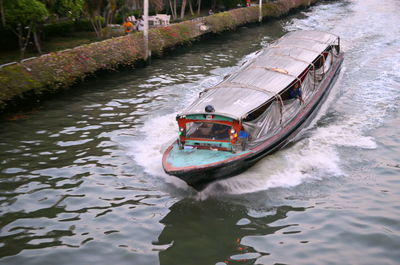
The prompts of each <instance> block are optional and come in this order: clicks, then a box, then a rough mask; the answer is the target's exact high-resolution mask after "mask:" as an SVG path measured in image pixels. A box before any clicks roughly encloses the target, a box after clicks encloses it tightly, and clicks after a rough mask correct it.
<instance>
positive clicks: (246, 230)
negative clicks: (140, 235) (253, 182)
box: [153, 199, 306, 265]
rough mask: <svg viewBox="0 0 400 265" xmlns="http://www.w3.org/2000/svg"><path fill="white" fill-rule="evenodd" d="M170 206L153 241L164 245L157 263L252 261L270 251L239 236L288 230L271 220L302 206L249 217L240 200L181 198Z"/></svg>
mask: <svg viewBox="0 0 400 265" xmlns="http://www.w3.org/2000/svg"><path fill="white" fill-rule="evenodd" d="M170 210H171V211H170V212H169V213H168V214H167V215H166V216H165V217H164V218H163V219H162V220H161V221H160V222H161V223H162V224H163V225H164V226H165V227H164V230H163V231H162V232H161V234H160V235H159V237H158V240H157V242H154V243H153V244H154V245H155V248H161V246H163V247H164V248H165V246H167V248H166V249H165V250H162V251H160V253H159V259H160V264H161V265H167V264H192V265H195V264H217V262H224V261H230V262H229V264H231V262H234V261H235V260H236V261H238V260H241V261H244V260H246V261H247V262H251V261H252V260H253V261H255V259H257V258H259V257H261V256H264V255H269V254H270V253H261V252H260V251H257V250H255V249H254V248H253V247H251V246H247V245H245V244H243V243H242V239H243V238H245V237H246V236H261V237H263V236H266V235H272V234H275V233H276V232H277V231H280V230H282V229H285V228H288V229H289V230H290V229H291V228H290V226H292V225H272V223H275V222H276V221H278V220H282V219H285V218H286V217H287V216H288V213H289V212H293V211H295V212H304V211H305V210H306V208H303V207H291V206H279V207H274V208H271V209H267V210H266V212H267V213H266V212H263V214H262V216H261V217H258V216H257V217H253V216H250V215H249V214H248V209H247V208H246V207H245V206H243V205H240V204H234V203H230V202H226V201H225V202H222V201H218V200H206V201H202V202H199V201H195V200H191V199H185V200H182V201H179V202H177V203H175V204H174V205H173V206H172V207H170ZM244 217H245V218H244ZM294 226H296V225H294ZM188 253H190V255H188ZM218 264H219V263H218ZM232 264H236V263H232ZM239 264H253V262H251V263H239Z"/></svg>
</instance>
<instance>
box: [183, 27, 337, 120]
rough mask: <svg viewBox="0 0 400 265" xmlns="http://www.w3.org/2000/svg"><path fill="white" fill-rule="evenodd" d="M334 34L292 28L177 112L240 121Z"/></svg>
mask: <svg viewBox="0 0 400 265" xmlns="http://www.w3.org/2000/svg"><path fill="white" fill-rule="evenodd" d="M337 41H338V37H337V36H335V35H333V34H330V33H326V32H321V31H295V32H291V33H288V34H287V35H285V36H284V37H282V38H281V39H279V40H277V41H276V42H274V43H272V44H271V45H270V46H268V47H267V48H264V49H263V50H261V51H260V52H259V53H258V54H257V57H256V58H254V59H251V60H250V61H249V62H247V63H246V64H244V65H243V67H241V68H240V69H239V71H237V72H236V73H234V74H232V75H231V76H230V77H229V78H227V79H226V80H224V81H223V82H221V83H220V84H218V85H217V86H215V87H212V88H209V89H207V90H205V91H204V93H203V94H202V96H201V97H200V98H199V99H197V100H196V101H195V102H193V103H192V105H190V106H189V107H188V108H187V109H186V110H184V111H183V112H182V113H181V115H190V114H210V113H208V112H206V111H205V107H206V106H207V105H212V106H213V108H214V110H215V111H214V112H213V113H214V114H217V115H223V116H227V117H230V118H233V119H237V120H240V119H242V118H245V117H246V116H247V114H248V113H249V112H251V111H252V110H254V109H256V108H257V107H259V106H260V105H262V104H263V103H265V102H267V101H268V100H270V99H271V98H274V97H275V96H276V95H277V94H278V93H279V92H281V91H282V90H284V89H285V88H286V87H287V86H289V85H290V84H291V83H292V82H293V81H295V80H296V79H297V77H298V76H299V75H301V74H302V73H303V72H304V70H305V69H307V67H308V66H309V65H311V64H312V62H313V61H314V60H315V59H316V58H317V57H318V56H319V55H320V54H321V53H322V52H323V51H325V50H326V49H327V47H328V46H329V45H332V44H335V43H336V44H338V43H337Z"/></svg>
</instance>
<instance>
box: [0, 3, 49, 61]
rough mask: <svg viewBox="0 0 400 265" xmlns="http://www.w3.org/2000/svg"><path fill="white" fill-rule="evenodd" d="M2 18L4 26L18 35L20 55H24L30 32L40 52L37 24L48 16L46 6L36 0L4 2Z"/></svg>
mask: <svg viewBox="0 0 400 265" xmlns="http://www.w3.org/2000/svg"><path fill="white" fill-rule="evenodd" d="M3 4H4V19H5V24H6V27H7V28H9V29H11V30H12V31H13V32H14V33H15V34H16V35H17V37H18V43H19V48H20V57H21V59H22V58H23V57H24V54H25V50H26V47H27V46H28V43H29V40H30V37H31V34H33V36H34V40H35V45H36V48H37V50H38V52H39V53H41V48H40V43H39V38H38V35H37V31H38V26H39V25H40V24H42V23H43V22H44V21H45V19H46V18H47V17H48V16H49V12H48V11H47V9H46V6H45V5H44V4H43V3H42V2H40V1H38V0H13V1H5V2H4V3H3Z"/></svg>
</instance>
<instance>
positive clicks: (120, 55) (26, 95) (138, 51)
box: [0, 0, 318, 112]
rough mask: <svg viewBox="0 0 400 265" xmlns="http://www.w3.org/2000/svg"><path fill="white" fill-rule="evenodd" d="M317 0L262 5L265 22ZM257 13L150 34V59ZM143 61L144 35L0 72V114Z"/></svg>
mask: <svg viewBox="0 0 400 265" xmlns="http://www.w3.org/2000/svg"><path fill="white" fill-rule="evenodd" d="M317 1H318V0H278V1H275V2H271V3H266V4H264V5H263V19H268V18H277V17H281V16H283V15H285V14H287V13H289V12H290V11H291V10H293V9H296V8H301V7H307V6H310V5H312V4H313V3H315V2H317ZM258 17H259V8H258V7H256V6H254V7H246V8H238V9H234V10H230V11H227V12H221V13H217V14H215V15H211V16H207V17H203V18H200V19H196V20H191V21H184V22H181V23H177V24H172V25H170V26H168V27H162V28H154V29H151V30H150V31H149V46H150V50H151V53H152V54H161V53H162V51H163V50H165V49H167V48H170V47H174V46H176V45H179V44H182V43H185V42H190V41H193V40H195V39H196V38H197V37H199V36H201V35H203V34H206V33H210V32H214V33H218V32H222V31H225V30H232V29H234V28H236V27H238V26H241V25H244V24H247V23H253V22H257V21H258ZM143 58H144V45H143V33H141V32H140V33H134V34H131V35H128V36H123V37H118V38H112V39H108V40H105V41H100V42H95V43H91V44H88V45H83V46H79V47H76V48H74V49H69V50H64V51H60V52H55V53H50V54H46V55H43V56H40V57H37V58H34V59H32V60H27V61H23V62H19V63H15V64H11V65H7V66H3V67H1V68H0V112H1V111H2V110H4V109H6V108H7V106H9V105H18V104H19V102H22V101H25V100H27V99H28V100H29V99H30V98H37V97H38V96H40V95H42V94H46V93H55V92H56V91H58V90H60V89H63V88H67V87H69V86H71V85H73V84H74V83H76V82H78V81H81V80H83V79H84V78H85V77H86V76H88V75H91V74H93V73H95V72H97V71H99V70H111V69H115V68H117V67H118V66H121V65H133V64H135V63H136V62H138V61H140V60H143Z"/></svg>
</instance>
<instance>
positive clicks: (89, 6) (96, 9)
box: [84, 0, 103, 38]
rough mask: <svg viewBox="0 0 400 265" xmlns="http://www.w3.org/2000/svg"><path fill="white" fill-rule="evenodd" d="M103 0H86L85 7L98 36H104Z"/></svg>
mask: <svg viewBox="0 0 400 265" xmlns="http://www.w3.org/2000/svg"><path fill="white" fill-rule="evenodd" d="M102 5H103V0H85V4H84V9H85V13H86V15H87V16H88V17H89V20H90V23H91V24H92V27H93V29H94V31H95V32H96V35H97V37H98V38H101V37H102V36H103V32H102V28H103V26H102V24H103V23H102V20H103V17H102V16H101V9H102Z"/></svg>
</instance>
